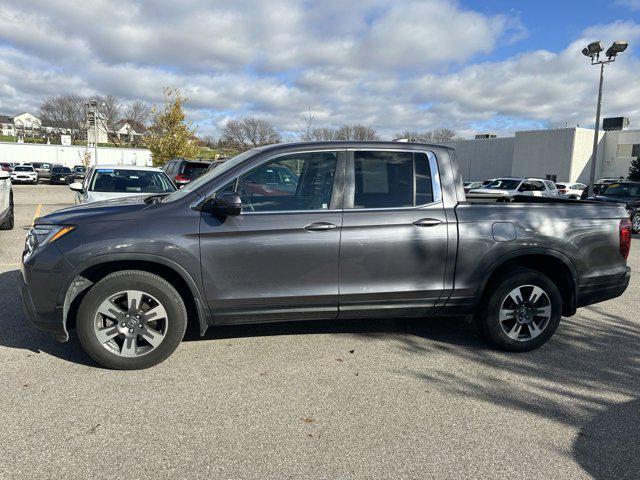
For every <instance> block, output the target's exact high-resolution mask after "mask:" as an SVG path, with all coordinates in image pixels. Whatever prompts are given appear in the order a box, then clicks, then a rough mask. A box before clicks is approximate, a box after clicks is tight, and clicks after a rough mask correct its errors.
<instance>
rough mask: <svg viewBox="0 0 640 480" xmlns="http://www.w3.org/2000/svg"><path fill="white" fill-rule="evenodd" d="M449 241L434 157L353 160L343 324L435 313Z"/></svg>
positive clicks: (365, 154)
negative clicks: (374, 317)
mask: <svg viewBox="0 0 640 480" xmlns="http://www.w3.org/2000/svg"><path fill="white" fill-rule="evenodd" d="M447 238H448V236H447V219H446V216H445V212H444V208H443V203H442V198H441V191H440V183H439V173H438V167H437V161H436V158H435V156H434V155H433V153H431V152H418V151H398V150H354V151H352V152H349V155H348V160H347V189H346V193H345V209H344V215H343V221H342V237H341V242H340V317H362V316H372V315H424V314H426V313H428V312H429V311H431V310H432V309H433V308H434V305H435V302H436V301H437V299H438V298H439V297H440V295H441V294H442V292H443V289H444V275H445V267H446V258H447Z"/></svg>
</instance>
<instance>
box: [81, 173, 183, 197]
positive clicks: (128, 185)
mask: <svg viewBox="0 0 640 480" xmlns="http://www.w3.org/2000/svg"><path fill="white" fill-rule="evenodd" d="M69 188H70V189H71V190H73V191H74V192H76V203H92V202H99V201H102V200H111V199H114V198H122V197H132V196H144V195H153V194H162V193H166V194H169V193H172V192H175V191H176V186H175V185H174V184H173V182H172V181H171V180H170V179H169V177H168V176H167V174H166V173H164V172H163V171H162V170H160V169H159V168H153V167H137V166H122V165H98V166H92V167H91V168H89V170H88V171H87V174H86V176H85V178H84V182H83V183H80V182H75V183H72V184H71V185H69Z"/></svg>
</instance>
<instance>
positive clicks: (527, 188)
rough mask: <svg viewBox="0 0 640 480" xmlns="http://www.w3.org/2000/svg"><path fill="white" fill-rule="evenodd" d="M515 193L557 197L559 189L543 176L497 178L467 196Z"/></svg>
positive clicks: (512, 194) (477, 196)
mask: <svg viewBox="0 0 640 480" xmlns="http://www.w3.org/2000/svg"><path fill="white" fill-rule="evenodd" d="M515 195H530V196H533V197H557V196H558V189H557V188H556V186H555V184H554V183H553V182H552V181H551V180H544V179H542V178H516V177H503V178H496V179H495V180H494V181H493V182H491V183H489V184H488V185H485V186H484V187H482V188H474V189H472V190H469V192H468V193H467V196H469V197H471V198H474V197H475V198H482V197H513V196H515Z"/></svg>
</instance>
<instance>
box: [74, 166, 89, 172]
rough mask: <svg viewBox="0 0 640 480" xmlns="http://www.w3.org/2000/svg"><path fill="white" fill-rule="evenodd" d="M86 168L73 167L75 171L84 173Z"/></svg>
mask: <svg viewBox="0 0 640 480" xmlns="http://www.w3.org/2000/svg"><path fill="white" fill-rule="evenodd" d="M86 170H87V169H86V168H84V167H73V171H74V172H77V173H84V172H85V171H86Z"/></svg>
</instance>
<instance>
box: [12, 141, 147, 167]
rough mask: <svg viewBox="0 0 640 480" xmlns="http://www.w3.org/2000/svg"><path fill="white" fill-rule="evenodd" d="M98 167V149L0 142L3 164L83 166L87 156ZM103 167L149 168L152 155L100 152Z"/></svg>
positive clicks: (131, 150) (130, 151) (137, 151)
mask: <svg viewBox="0 0 640 480" xmlns="http://www.w3.org/2000/svg"><path fill="white" fill-rule="evenodd" d="M86 152H88V154H89V155H90V156H91V161H90V163H91V164H94V163H95V162H94V149H93V148H85V147H76V146H62V145H38V144H28V143H6V142H0V162H16V163H31V162H43V163H59V164H62V165H64V166H67V167H72V166H74V165H82V159H83V158H84V155H85V153H86ZM98 164H99V165H139V166H149V165H151V164H152V162H151V152H150V151H149V150H147V149H142V148H98Z"/></svg>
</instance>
